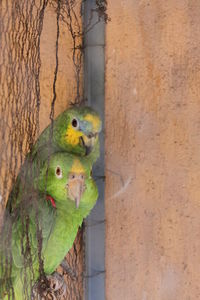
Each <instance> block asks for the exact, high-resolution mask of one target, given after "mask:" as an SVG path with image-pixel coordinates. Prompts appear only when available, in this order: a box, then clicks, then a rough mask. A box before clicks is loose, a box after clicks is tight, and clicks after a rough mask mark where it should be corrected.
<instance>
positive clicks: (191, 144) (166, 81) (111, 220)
mask: <svg viewBox="0 0 200 300" xmlns="http://www.w3.org/2000/svg"><path fill="white" fill-rule="evenodd" d="M108 5H109V6H108V14H109V16H110V17H111V22H109V24H108V25H107V29H106V100H105V104H106V110H105V118H106V198H105V202H106V299H107V300H113V299H115V300H121V299H126V300H133V299H134V300H161V299H162V300H180V299H182V300H189V299H191V300H194V299H200V279H199V275H200V264H199V257H200V254H199V249H200V218H199V215H200V187H199V186H200V99H199V98H200V96H199V92H200V88H199V87H200V39H199V33H200V18H199V16H200V2H199V1H193V0H191V1H185V0H169V1H161V0H157V1H156V0H151V1H147V0H140V1H139V0H134V1H133V0H126V1H125V0H109V1H108Z"/></svg>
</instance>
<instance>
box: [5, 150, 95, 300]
mask: <svg viewBox="0 0 200 300" xmlns="http://www.w3.org/2000/svg"><path fill="white" fill-rule="evenodd" d="M58 167H59V171H60V172H59V175H58V174H57V173H56V171H57V168H58ZM91 167H92V163H91V162H89V163H88V160H87V159H86V158H78V157H77V156H75V155H72V154H68V153H55V154H53V155H52V156H51V157H50V160H49V161H45V162H44V164H43V166H42V167H41V168H40V170H39V176H38V177H36V178H35V179H34V182H33V185H34V188H35V190H37V191H38V192H34V193H33V191H32V198H31V197H30V195H29V198H30V201H29V202H28V203H26V201H23V200H24V199H21V198H20V197H22V198H23V196H22V195H24V194H23V193H22V192H20V193H19V194H18V197H19V198H20V199H17V200H18V201H17V203H18V207H17V208H15V210H11V212H10V208H9V211H8V214H7V215H8V218H7V219H6V217H5V221H4V228H6V226H7V225H8V226H7V227H9V224H10V223H11V224H12V243H11V246H12V248H11V253H12V261H13V263H12V272H11V280H12V283H13V286H14V291H15V294H16V300H22V299H23V298H22V295H23V291H22V289H23V286H24V279H23V276H22V278H21V276H20V274H22V275H23V274H25V269H24V258H25V257H26V256H23V255H22V253H21V245H22V236H23V226H22V220H23V218H22V217H21V216H22V215H24V214H25V215H26V216H27V218H26V220H27V222H28V224H29V227H28V235H27V236H28V241H29V246H30V252H31V259H32V266H33V274H32V273H30V274H29V273H28V274H26V280H28V282H29V281H30V280H31V277H34V281H33V283H34V282H35V281H36V280H37V278H38V276H39V269H38V268H39V267H38V265H39V262H38V242H37V226H36V213H35V212H36V211H37V218H38V221H39V227H40V229H41V230H42V258H43V260H44V271H45V273H46V274H47V275H48V274H51V273H52V272H53V271H55V269H56V268H57V267H58V266H59V264H60V263H61V261H62V260H63V258H64V256H65V255H66V253H67V252H68V251H69V250H70V248H71V247H72V244H73V242H74V239H75V237H76V234H77V231H78V228H79V226H80V225H81V224H82V222H83V219H84V218H85V217H86V216H87V215H88V214H89V212H90V211H91V209H92V208H93V207H94V205H95V203H96V200H97V197H98V191H97V187H96V184H95V182H94V181H93V179H92V178H91V176H90V174H91ZM72 174H75V175H77V178H79V177H80V176H82V177H83V179H82V177H81V180H82V181H81V180H79V179H78V180H79V181H80V182H81V184H82V182H84V186H85V190H84V191H83V193H82V196H81V200H80V204H79V206H78V208H77V207H76V205H75V201H74V199H72V197H70V196H69V188H67V184H70V182H72V183H73V184H75V186H76V179H75V181H73V179H70V178H71V177H70V176H72ZM75 175H73V176H75ZM70 180H71V181H70ZM79 181H78V182H79ZM78 186H79V185H78ZM29 192H30V191H29ZM46 195H49V196H51V197H52V198H53V199H54V201H55V206H56V207H53V205H52V204H51V202H50V201H47V200H46ZM12 196H13V194H12ZM34 199H36V200H37V201H33V200H34ZM11 202H12V201H11ZM23 245H24V248H25V249H26V246H27V238H26V237H25V238H24V241H23ZM1 255H2V254H1ZM26 258H27V257H26ZM3 259H4V262H5V258H3ZM0 275H1V276H3V274H2V272H0ZM1 280H2V278H1ZM29 284H30V282H29ZM4 290H5V285H1V287H0V298H1V299H2V298H3V292H4ZM3 299H4V298H3ZM5 299H6V297H5Z"/></svg>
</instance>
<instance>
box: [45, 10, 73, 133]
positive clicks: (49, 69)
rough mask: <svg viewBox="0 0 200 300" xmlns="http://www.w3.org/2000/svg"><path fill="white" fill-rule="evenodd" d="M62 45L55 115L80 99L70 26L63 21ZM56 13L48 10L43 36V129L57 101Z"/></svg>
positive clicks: (60, 36)
mask: <svg viewBox="0 0 200 300" xmlns="http://www.w3.org/2000/svg"><path fill="white" fill-rule="evenodd" d="M59 25H60V33H59V46H58V64H59V67H58V76H57V82H56V94H57V98H56V102H55V116H57V115H58V114H59V113H61V112H62V111H64V110H65V109H66V108H67V107H68V105H69V103H70V102H71V101H72V102H73V101H74V98H75V96H76V80H75V68H74V65H73V60H72V54H73V51H72V48H73V41H72V38H71V35H70V33H69V31H68V28H67V25H66V24H65V23H64V22H60V24H59ZM56 34H57V25H56V13H55V9H53V8H52V7H49V6H48V7H47V9H46V11H45V18H44V27H43V32H42V36H41V63H42V64H41V75H40V84H41V107H40V127H41V130H42V129H44V128H45V127H46V126H47V125H48V124H49V123H50V119H49V114H50V110H51V102H52V99H53V80H54V71H55V66H56V57H55V51H56Z"/></svg>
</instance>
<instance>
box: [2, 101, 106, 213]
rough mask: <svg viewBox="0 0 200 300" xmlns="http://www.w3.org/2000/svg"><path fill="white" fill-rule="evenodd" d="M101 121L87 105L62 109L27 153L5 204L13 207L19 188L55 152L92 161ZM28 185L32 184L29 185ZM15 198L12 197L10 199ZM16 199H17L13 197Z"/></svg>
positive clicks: (95, 157) (30, 178)
mask: <svg viewBox="0 0 200 300" xmlns="http://www.w3.org/2000/svg"><path fill="white" fill-rule="evenodd" d="M101 128H102V122H101V119H100V117H99V115H98V114H97V113H96V112H95V111H94V110H93V109H92V108H90V107H73V108H69V109H67V110H65V111H64V112H62V113H61V114H60V115H59V116H58V117H57V118H56V119H55V120H54V122H53V127H52V124H50V125H49V126H48V127H47V128H46V129H45V130H44V131H43V132H42V133H41V134H40V136H39V138H38V140H37V141H36V143H35V145H34V146H33V147H32V150H31V151H30V153H28V155H27V157H26V159H25V162H24V164H23V165H22V167H21V169H20V172H19V175H18V177H17V179H16V182H15V184H14V186H13V189H12V194H14V195H15V197H13V196H12V197H10V198H9V199H8V203H7V206H8V207H10V210H13V209H14V208H15V207H16V206H17V205H18V202H17V201H18V200H19V199H20V197H18V195H17V194H18V193H19V190H24V189H27V181H28V178H29V185H31V182H32V181H33V179H34V178H35V177H37V176H38V170H39V169H40V167H41V166H42V165H43V163H44V162H45V161H46V160H47V159H48V158H49V157H50V156H51V155H52V154H53V153H56V152H68V153H71V154H76V155H77V156H80V157H87V161H88V163H89V164H93V163H94V162H95V161H96V160H97V158H98V157H99V133H100V131H101ZM30 189H31V187H30ZM14 198H15V200H13V199H14ZM16 199H17V201H16Z"/></svg>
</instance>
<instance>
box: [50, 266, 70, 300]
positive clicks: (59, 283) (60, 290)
mask: <svg viewBox="0 0 200 300" xmlns="http://www.w3.org/2000/svg"><path fill="white" fill-rule="evenodd" d="M47 280H48V282H49V289H50V292H51V293H52V296H54V297H55V299H60V298H62V297H64V296H65V295H66V291H67V285H66V283H65V281H64V279H63V277H62V276H61V275H60V274H59V273H57V272H54V273H53V274H52V275H49V276H47Z"/></svg>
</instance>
